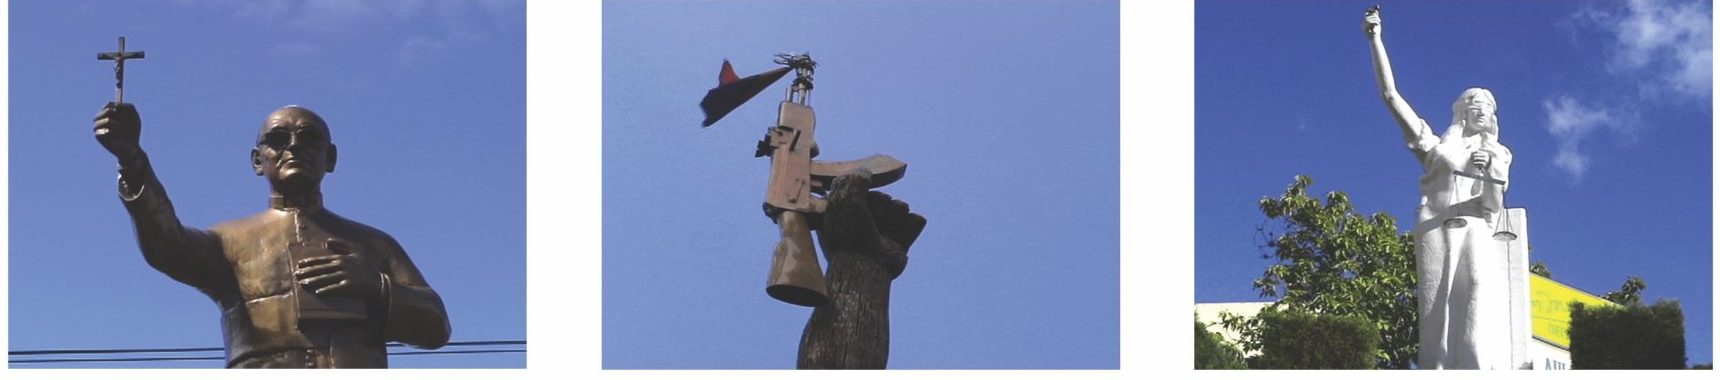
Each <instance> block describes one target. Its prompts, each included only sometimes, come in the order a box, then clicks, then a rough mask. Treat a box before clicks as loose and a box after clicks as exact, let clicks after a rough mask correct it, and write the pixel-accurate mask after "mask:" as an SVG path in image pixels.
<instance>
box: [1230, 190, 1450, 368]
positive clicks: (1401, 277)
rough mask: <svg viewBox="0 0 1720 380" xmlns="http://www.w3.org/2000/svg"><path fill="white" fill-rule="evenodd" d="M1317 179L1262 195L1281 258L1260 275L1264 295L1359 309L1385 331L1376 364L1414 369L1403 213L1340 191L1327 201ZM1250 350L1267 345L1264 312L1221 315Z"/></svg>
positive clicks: (1349, 312)
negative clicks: (1370, 209)
mask: <svg viewBox="0 0 1720 380" xmlns="http://www.w3.org/2000/svg"><path fill="white" fill-rule="evenodd" d="M1313 183H1314V180H1313V179H1310V178H1308V177H1306V176H1296V179H1295V181H1294V182H1292V183H1291V184H1290V187H1289V188H1287V189H1285V190H1284V194H1283V195H1280V196H1278V197H1265V198H1262V199H1261V200H1260V204H1259V206H1260V211H1261V212H1262V213H1264V214H1265V215H1266V217H1267V219H1268V220H1267V222H1266V223H1263V224H1262V225H1261V226H1260V227H1258V231H1259V232H1260V234H1261V236H1262V238H1263V239H1264V240H1265V244H1264V247H1262V250H1263V251H1269V252H1265V253H1264V254H1263V257H1264V258H1267V259H1273V260H1275V261H1276V263H1274V264H1273V265H1272V266H1271V267H1268V268H1266V271H1265V273H1263V274H1262V275H1261V277H1260V278H1258V279H1256V280H1255V281H1254V288H1255V289H1256V290H1259V291H1260V296H1261V297H1269V298H1270V297H1278V301H1277V302H1274V303H1273V304H1272V305H1270V306H1268V307H1267V308H1266V310H1268V311H1280V310H1282V311H1294V312H1304V313H1315V314H1324V315H1332V316H1354V317H1359V318H1362V319H1363V320H1366V321H1367V322H1368V323H1370V324H1372V326H1373V327H1374V330H1375V331H1376V332H1377V333H1378V334H1379V340H1378V347H1377V348H1376V349H1375V350H1374V355H1373V357H1374V360H1375V367H1376V368H1393V369H1407V368H1410V363H1412V362H1414V361H1415V356H1416V345H1417V343H1418V342H1417V339H1418V337H1417V335H1416V330H1417V324H1416V321H1417V316H1416V311H1415V306H1416V299H1415V281H1416V280H1415V249H1414V246H1413V244H1412V241H1411V238H1410V235H1409V234H1406V233H1402V232H1399V230H1398V228H1397V220H1396V219H1394V218H1392V216H1391V215H1389V214H1386V213H1383V212H1378V213H1374V214H1372V215H1367V216H1363V215H1361V214H1359V213H1357V212H1356V211H1355V207H1354V206H1352V205H1351V204H1350V199H1349V196H1348V195H1346V194H1344V192H1341V191H1333V192H1330V193H1327V194H1326V197H1325V203H1324V204H1322V203H1321V202H1320V200H1319V199H1316V198H1314V197H1311V196H1309V195H1308V187H1309V186H1310V185H1313ZM1222 319H1223V322H1222V323H1223V324H1224V325H1225V327H1227V328H1230V329H1232V330H1234V331H1238V332H1239V333H1240V334H1241V335H1242V338H1241V341H1240V342H1239V343H1240V344H1241V346H1242V348H1243V349H1244V350H1248V351H1253V350H1259V349H1261V347H1262V333H1263V324H1262V323H1261V322H1260V320H1259V319H1258V318H1240V317H1236V316H1234V315H1225V316H1223V317H1222Z"/></svg>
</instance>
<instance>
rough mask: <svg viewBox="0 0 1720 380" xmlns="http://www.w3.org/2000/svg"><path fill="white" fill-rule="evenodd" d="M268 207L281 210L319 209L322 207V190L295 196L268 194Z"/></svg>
mask: <svg viewBox="0 0 1720 380" xmlns="http://www.w3.org/2000/svg"><path fill="white" fill-rule="evenodd" d="M269 208H272V209H276V210H281V211H308V210H316V209H320V208H322V192H313V193H310V194H305V195H301V196H295V197H287V196H283V195H278V194H270V195H269Z"/></svg>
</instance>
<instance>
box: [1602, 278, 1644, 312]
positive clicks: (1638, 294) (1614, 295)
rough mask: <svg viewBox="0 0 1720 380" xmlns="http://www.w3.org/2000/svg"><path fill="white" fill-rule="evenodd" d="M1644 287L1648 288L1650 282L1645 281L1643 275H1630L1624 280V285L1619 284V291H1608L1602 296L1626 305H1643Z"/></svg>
mask: <svg viewBox="0 0 1720 380" xmlns="http://www.w3.org/2000/svg"><path fill="white" fill-rule="evenodd" d="M1643 289H1648V283H1646V282H1643V281H1642V278H1641V277H1637V276H1630V278H1629V279H1626V280H1624V285H1619V287H1618V291H1613V292H1607V294H1606V295H1604V296H1601V298H1605V299H1607V300H1608V301H1612V302H1613V303H1616V304H1620V305H1625V306H1632V305H1641V304H1642V291H1643Z"/></svg>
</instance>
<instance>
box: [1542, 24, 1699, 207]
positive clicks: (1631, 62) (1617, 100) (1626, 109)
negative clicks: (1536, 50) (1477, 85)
mask: <svg viewBox="0 0 1720 380" xmlns="http://www.w3.org/2000/svg"><path fill="white" fill-rule="evenodd" d="M1711 14H1712V12H1711V11H1710V4H1709V3H1708V2H1707V1H1704V0H1630V1H1627V2H1623V3H1612V2H1602V3H1595V4H1591V6H1585V8H1584V9H1582V10H1579V11H1578V12H1577V13H1576V14H1575V15H1574V16H1573V17H1572V18H1573V20H1575V21H1576V22H1575V25H1576V26H1578V27H1581V28H1583V29H1585V30H1584V33H1579V34H1577V35H1573V37H1578V38H1577V39H1576V40H1575V42H1576V43H1577V44H1578V46H1594V45H1599V46H1602V51H1601V52H1602V56H1601V57H1600V59H1601V60H1603V62H1605V65H1606V69H1607V70H1606V71H1607V74H1610V75H1606V76H1604V77H1602V79H1606V81H1605V82H1602V83H1601V85H1597V86H1589V87H1586V88H1585V90H1584V91H1583V93H1581V94H1574V95H1573V94H1566V95H1559V96H1555V97H1552V98H1550V100H1545V101H1542V102H1541V108H1542V110H1544V111H1545V112H1546V116H1547V119H1546V120H1547V132H1548V133H1550V134H1552V135H1553V139H1554V140H1555V141H1556V142H1557V144H1558V150H1557V151H1556V152H1555V153H1554V154H1553V166H1554V167H1557V168H1558V169H1560V170H1562V171H1564V172H1565V173H1567V174H1570V175H1571V178H1572V180H1573V181H1572V182H1573V183H1576V182H1580V181H1581V180H1582V178H1583V175H1584V174H1585V173H1587V172H1588V169H1589V167H1590V165H1591V164H1592V163H1593V162H1594V160H1595V158H1594V157H1595V153H1594V152H1593V151H1594V150H1595V148H1597V147H1605V146H1608V145H1616V144H1619V143H1622V144H1629V143H1631V142H1633V141H1634V140H1635V139H1636V137H1637V134H1638V132H1639V131H1638V130H1639V129H1640V128H1645V127H1644V126H1643V125H1644V123H1640V122H1638V115H1639V113H1638V110H1650V109H1652V108H1655V107H1666V106H1669V105H1674V104H1700V105H1703V106H1704V107H1706V105H1707V104H1709V102H1710V99H1712V97H1713V72H1714V48H1713V39H1714V32H1713V26H1712V22H1711V19H1712V18H1713V16H1712V15H1711ZM1588 32H1598V34H1599V35H1600V36H1601V38H1600V41H1585V40H1584V38H1586V36H1591V35H1594V34H1591V33H1588ZM1614 86H1623V87H1614ZM1609 87H1610V88H1618V89H1623V91H1606V90H1600V89H1599V88H1609ZM1603 130H1604V131H1608V132H1609V133H1607V135H1606V136H1605V137H1606V138H1607V139H1606V140H1599V139H1600V138H1601V137H1600V136H1597V133H1598V131H1603ZM1606 142H1612V143H1614V144H1606ZM1585 148H1586V149H1585Z"/></svg>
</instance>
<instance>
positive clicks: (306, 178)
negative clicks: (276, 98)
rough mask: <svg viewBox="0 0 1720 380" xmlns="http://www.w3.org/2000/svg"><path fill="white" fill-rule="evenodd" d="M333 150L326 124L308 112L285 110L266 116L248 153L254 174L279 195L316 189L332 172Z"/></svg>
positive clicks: (304, 110) (299, 109) (292, 109)
mask: <svg viewBox="0 0 1720 380" xmlns="http://www.w3.org/2000/svg"><path fill="white" fill-rule="evenodd" d="M334 162H335V148H334V143H333V142H331V141H330V140H329V133H328V125H327V124H325V123H324V122H323V121H322V117H320V116H317V114H316V113H313V112H311V111H310V110H307V109H304V108H299V107H287V108H282V109H280V110H276V111H275V112H274V113H270V114H269V118H268V120H265V121H264V122H263V129H262V131H261V132H260V133H259V136H258V137H257V147H256V148H255V149H252V151H251V166H252V168H253V169H255V170H256V171H257V175H260V176H264V177H267V178H268V179H269V185H270V186H272V187H274V189H275V190H276V191H277V192H279V193H282V194H287V193H296V192H303V191H307V190H316V189H317V187H318V186H320V185H321V184H322V178H323V174H324V173H328V172H331V171H334Z"/></svg>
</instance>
